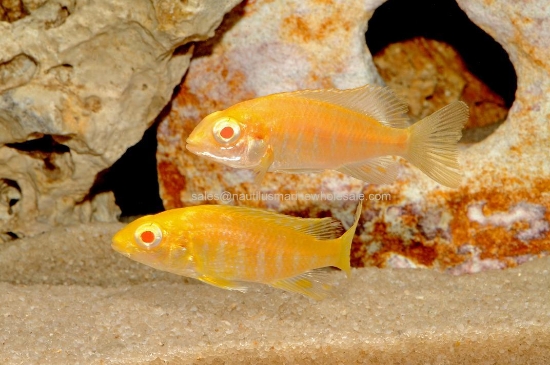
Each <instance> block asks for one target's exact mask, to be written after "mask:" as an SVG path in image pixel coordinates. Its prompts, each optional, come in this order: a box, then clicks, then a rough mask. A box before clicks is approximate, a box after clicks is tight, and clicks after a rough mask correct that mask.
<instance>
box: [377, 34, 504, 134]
mask: <svg viewBox="0 0 550 365" xmlns="http://www.w3.org/2000/svg"><path fill="white" fill-rule="evenodd" d="M374 64H375V65H376V67H377V69H378V72H380V76H382V78H383V79H384V81H385V82H386V84H387V85H388V86H390V87H391V88H392V89H394V90H395V91H396V93H397V94H399V95H400V96H401V97H402V98H403V99H404V100H406V102H407V104H408V105H409V108H410V109H409V116H410V117H411V118H412V119H413V120H419V119H422V118H424V117H426V116H428V115H430V114H432V113H433V112H435V111H436V110H438V109H440V108H442V107H444V106H445V105H447V104H449V103H451V102H453V101H455V100H462V101H464V102H465V103H466V104H468V106H469V107H470V119H469V121H468V123H467V124H466V125H465V128H466V129H471V128H476V127H485V126H488V125H491V124H494V123H498V122H502V121H503V120H504V119H505V118H506V115H507V113H508V109H507V108H506V106H505V103H504V100H503V99H502V98H501V97H500V96H499V95H497V94H496V93H494V92H493V91H491V89H489V87H487V86H486V85H485V84H484V83H483V82H481V81H480V80H479V79H478V78H477V77H476V76H475V75H473V74H472V73H471V72H470V71H468V69H467V68H466V65H465V64H464V61H463V60H462V59H461V57H460V55H459V54H458V53H457V52H456V51H455V50H454V49H453V48H452V47H451V46H450V45H448V44H446V43H443V42H440V41H436V40H432V39H426V38H421V37H417V38H413V39H410V40H406V41H403V42H398V43H393V44H390V45H389V46H387V47H386V48H384V49H383V50H382V51H381V52H379V53H378V54H376V55H375V56H374Z"/></svg>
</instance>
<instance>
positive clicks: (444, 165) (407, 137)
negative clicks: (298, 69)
mask: <svg viewBox="0 0 550 365" xmlns="http://www.w3.org/2000/svg"><path fill="white" fill-rule="evenodd" d="M406 111H407V106H406V105H405V104H404V103H403V102H402V101H401V100H400V99H399V98H397V97H396V96H395V94H394V93H393V92H392V91H391V90H390V89H389V88H383V87H379V86H373V85H365V86H363V87H359V88H356V89H350V90H336V89H328V90H304V91H297V92H290V93H279V94H274V95H268V96H263V97H259V98H256V99H252V100H248V101H244V102H241V103H238V104H236V105H233V106H232V107H230V108H228V109H226V110H223V111H219V112H215V113H212V114H210V115H208V116H207V117H206V118H204V119H203V120H202V121H201V122H200V123H199V125H198V126H197V127H196V128H195V129H194V130H193V132H192V133H191V135H190V136H189V138H187V149H188V150H189V151H191V152H192V153H195V154H197V155H200V156H204V157H206V158H209V159H212V160H214V161H218V162H221V163H224V164H226V165H228V166H232V167H236V168H247V169H251V170H253V171H254V172H255V173H256V182H258V183H259V182H260V181H261V179H262V178H263V176H264V175H265V173H266V172H267V171H284V172H312V171H319V170H324V169H333V170H337V171H340V172H342V173H345V174H348V175H350V176H353V177H355V178H358V179H361V180H363V181H366V182H370V183H376V184H382V183H391V182H393V181H394V180H395V178H396V171H397V170H396V167H397V161H395V160H394V159H393V158H392V156H400V157H403V158H405V159H407V160H408V161H410V162H411V163H412V164H413V165H415V166H416V167H418V168H420V169H421V170H422V171H423V172H424V173H425V174H427V175H428V176H429V177H431V178H432V179H434V180H435V181H437V182H439V183H441V184H443V185H446V186H449V187H457V186H459V185H460V180H461V173H460V166H459V164H458V159H457V157H458V148H457V142H458V140H459V139H460V137H461V130H462V127H463V125H464V123H465V122H466V120H467V119H468V107H467V106H466V104H464V103H463V102H459V101H457V102H454V103H451V104H449V105H447V106H446V107H444V108H442V109H440V110H439V111H437V112H435V113H434V114H432V115H430V116H428V117H426V118H424V119H423V120H421V121H419V122H417V123H415V124H413V125H412V126H409V123H408V122H407V120H406V118H404V117H403V115H404V113H405V112H406Z"/></svg>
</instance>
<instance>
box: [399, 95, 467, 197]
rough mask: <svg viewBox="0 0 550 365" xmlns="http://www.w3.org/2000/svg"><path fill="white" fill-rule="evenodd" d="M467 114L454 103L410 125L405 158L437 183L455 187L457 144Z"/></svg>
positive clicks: (462, 107)
mask: <svg viewBox="0 0 550 365" xmlns="http://www.w3.org/2000/svg"><path fill="white" fill-rule="evenodd" d="M468 114H469V113H468V106H467V105H466V104H465V103H463V102H462V101H455V102H453V103H451V104H449V105H447V106H446V107H444V108H442V109H440V110H438V111H437V112H435V113H433V114H432V115H430V116H428V117H426V118H424V119H422V120H421V121H419V122H417V123H415V124H413V125H412V126H410V127H409V130H410V143H409V150H408V153H407V155H406V156H405V157H406V158H407V159H408V160H409V161H410V162H411V163H412V164H413V165H415V166H416V167H418V168H419V169H420V170H422V171H423V172H424V173H425V174H426V175H428V176H429V177H431V178H432V179H434V180H435V181H437V182H438V183H440V184H442V185H445V186H448V187H451V188H456V187H458V186H459V185H460V180H461V178H462V176H461V173H460V166H459V165H458V160H457V157H458V148H457V142H458V140H459V139H460V137H461V136H462V127H463V126H464V123H465V122H466V121H467V120H468Z"/></svg>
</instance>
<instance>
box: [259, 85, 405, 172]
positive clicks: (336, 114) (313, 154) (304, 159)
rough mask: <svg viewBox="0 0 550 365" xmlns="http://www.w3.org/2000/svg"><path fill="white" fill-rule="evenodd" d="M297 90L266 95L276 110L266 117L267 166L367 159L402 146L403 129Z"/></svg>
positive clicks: (334, 163)
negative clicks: (269, 148) (271, 156)
mask: <svg viewBox="0 0 550 365" xmlns="http://www.w3.org/2000/svg"><path fill="white" fill-rule="evenodd" d="M299 95H300V93H295V94H292V95H287V94H279V95H277V96H274V97H273V98H271V99H269V100H266V103H268V104H269V105H270V109H271V110H278V111H279V112H278V113H276V114H274V115H271V116H270V117H269V118H268V120H269V121H270V122H269V127H270V129H271V130H272V135H271V136H270V140H271V141H272V145H273V151H274V154H275V156H276V158H275V159H274V161H273V164H272V165H271V168H270V170H273V171H277V170H282V171H284V170H301V169H304V166H307V169H321V170H322V169H333V168H337V167H339V166H342V165H347V164H353V163H361V162H362V161H364V160H366V159H368V158H373V157H379V156H387V155H401V154H403V152H404V151H405V150H406V148H407V143H408V137H409V131H408V130H407V129H397V128H392V127H389V126H387V125H384V124H382V123H380V122H378V121H377V120H376V119H374V118H373V117H371V116H368V115H365V114H362V113H359V112H358V111H355V110H352V109H348V108H345V107H343V106H341V105H336V104H331V103H327V102H323V101H319V100H315V99H310V98H306V97H300V96H299ZM286 110H299V111H301V112H300V113H299V114H295V113H287V112H286ZM296 156H299V157H300V158H299V159H298V158H296ZM304 170H305V169H304Z"/></svg>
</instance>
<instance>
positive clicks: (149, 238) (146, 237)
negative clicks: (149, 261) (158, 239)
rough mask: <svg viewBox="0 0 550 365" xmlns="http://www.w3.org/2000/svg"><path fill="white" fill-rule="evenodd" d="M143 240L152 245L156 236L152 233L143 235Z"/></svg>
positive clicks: (148, 232) (147, 232)
mask: <svg viewBox="0 0 550 365" xmlns="http://www.w3.org/2000/svg"><path fill="white" fill-rule="evenodd" d="M141 240H142V241H143V242H145V243H152V242H153V241H154V240H155V234H154V233H153V232H151V231H144V232H142V233H141Z"/></svg>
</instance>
